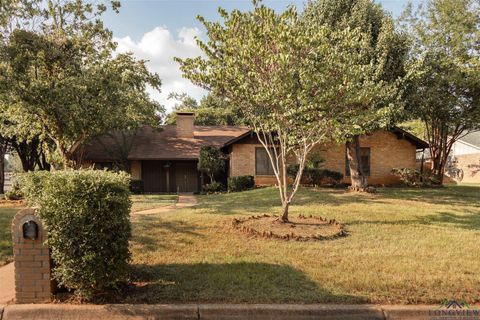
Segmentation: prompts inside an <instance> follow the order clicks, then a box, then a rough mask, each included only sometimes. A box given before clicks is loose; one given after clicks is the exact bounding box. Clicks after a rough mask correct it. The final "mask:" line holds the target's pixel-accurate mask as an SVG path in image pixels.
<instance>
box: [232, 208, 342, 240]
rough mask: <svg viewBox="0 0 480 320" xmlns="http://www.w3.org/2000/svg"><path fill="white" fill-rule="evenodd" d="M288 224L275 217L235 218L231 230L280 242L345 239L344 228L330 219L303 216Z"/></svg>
mask: <svg viewBox="0 0 480 320" xmlns="http://www.w3.org/2000/svg"><path fill="white" fill-rule="evenodd" d="M289 220H290V221H289V222H288V223H283V222H281V221H280V220H279V217H278V216H276V215H272V216H270V215H267V214H264V215H258V216H250V217H247V218H235V219H233V221H232V226H233V228H235V229H237V230H239V231H241V232H243V233H245V234H247V235H250V236H258V237H265V238H273V239H280V240H295V241H309V240H331V239H336V238H339V237H345V236H346V235H347V231H346V230H345V226H344V225H343V224H342V223H340V222H338V221H336V220H334V219H332V220H328V219H326V218H322V217H314V216H311V215H310V216H308V217H307V216H304V215H299V216H298V217H290V218H289Z"/></svg>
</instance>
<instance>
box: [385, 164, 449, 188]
mask: <svg viewBox="0 0 480 320" xmlns="http://www.w3.org/2000/svg"><path fill="white" fill-rule="evenodd" d="M391 172H392V174H393V175H395V176H397V177H399V178H400V181H402V183H403V184H404V185H406V186H407V187H428V186H432V185H438V184H440V183H439V182H440V181H439V179H438V177H436V176H434V175H432V174H431V173H430V172H424V173H423V174H422V173H421V172H420V171H419V170H416V169H412V168H393V169H392V171H391Z"/></svg>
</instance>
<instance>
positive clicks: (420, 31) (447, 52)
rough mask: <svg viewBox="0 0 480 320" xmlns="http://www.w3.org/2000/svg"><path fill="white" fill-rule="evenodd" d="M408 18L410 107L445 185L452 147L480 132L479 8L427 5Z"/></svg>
mask: <svg viewBox="0 0 480 320" xmlns="http://www.w3.org/2000/svg"><path fill="white" fill-rule="evenodd" d="M405 18H406V22H408V24H407V25H406V27H407V30H408V31H409V32H410V34H411V36H412V40H413V43H414V47H413V50H412V51H411V55H410V60H409V64H408V66H409V72H410V75H409V80H410V81H409V83H408V84H409V86H408V90H407V92H408V93H409V95H408V102H409V103H408V106H409V108H410V112H411V115H412V118H416V119H420V120H421V121H422V122H423V124H424V126H425V129H426V130H425V131H426V137H427V140H428V143H429V145H430V155H431V157H432V173H433V174H434V176H436V180H437V181H438V182H439V183H440V184H441V183H442V181H443V175H444V172H445V166H446V164H447V162H448V157H449V155H450V152H451V150H452V147H453V144H454V143H455V142H456V141H457V140H458V139H460V138H461V137H462V136H463V135H465V134H466V133H468V132H469V131H474V130H480V46H479V43H480V28H479V26H480V4H479V2H478V1H474V0H443V1H428V2H427V3H426V6H425V7H422V8H420V9H419V11H418V12H417V13H416V14H413V13H412V12H411V11H410V12H408V11H407V12H406V14H405Z"/></svg>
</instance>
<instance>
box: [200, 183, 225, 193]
mask: <svg viewBox="0 0 480 320" xmlns="http://www.w3.org/2000/svg"><path fill="white" fill-rule="evenodd" d="M202 189H203V192H206V193H215V192H221V191H225V186H224V185H223V183H221V182H218V181H213V182H212V183H208V184H206V185H204V186H203V187H202Z"/></svg>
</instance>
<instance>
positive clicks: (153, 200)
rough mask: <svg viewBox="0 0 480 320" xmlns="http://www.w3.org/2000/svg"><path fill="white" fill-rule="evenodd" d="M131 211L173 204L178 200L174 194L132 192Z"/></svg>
mask: <svg viewBox="0 0 480 320" xmlns="http://www.w3.org/2000/svg"><path fill="white" fill-rule="evenodd" d="M131 199H132V212H136V211H142V210H148V209H153V208H157V207H162V206H168V205H172V204H175V203H176V202H177V201H178V195H176V194H133V195H132V196H131Z"/></svg>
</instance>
